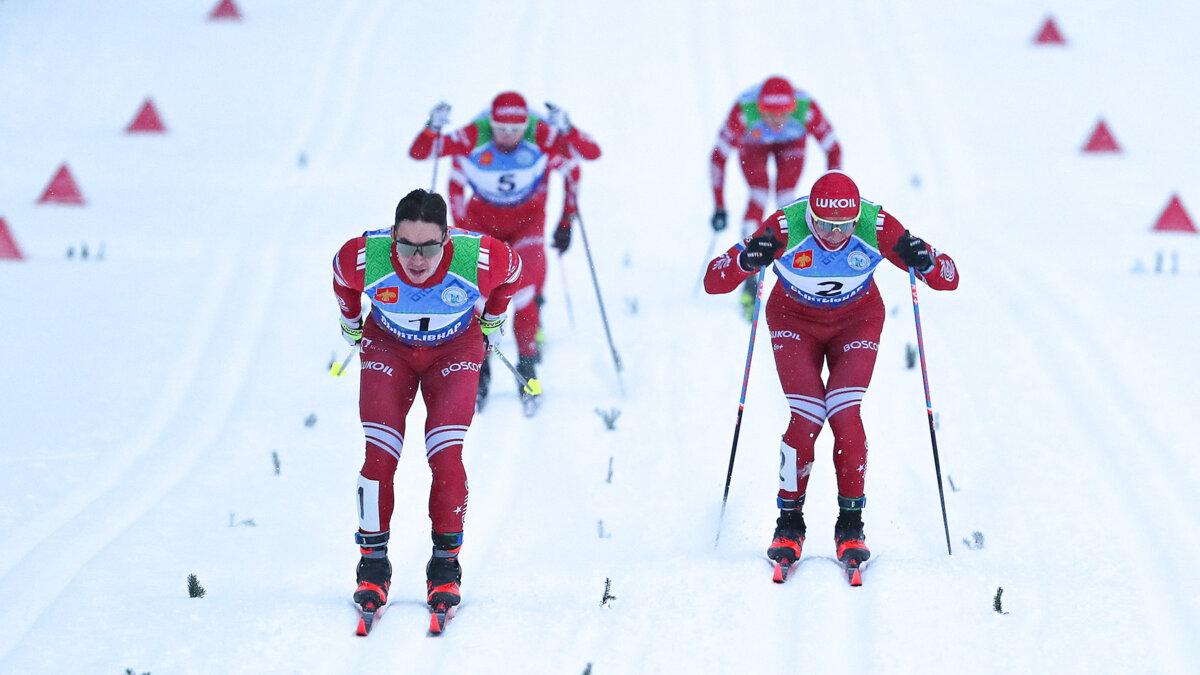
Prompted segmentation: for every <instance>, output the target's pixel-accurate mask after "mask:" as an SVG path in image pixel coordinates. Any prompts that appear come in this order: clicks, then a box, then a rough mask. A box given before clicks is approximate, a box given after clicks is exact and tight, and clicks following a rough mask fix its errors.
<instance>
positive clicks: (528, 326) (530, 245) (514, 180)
mask: <svg viewBox="0 0 1200 675" xmlns="http://www.w3.org/2000/svg"><path fill="white" fill-rule="evenodd" d="M530 124H531V130H530V133H529V134H528V135H527V136H528V137H527V138H526V139H525V140H524V141H522V143H521V144H520V145H519V146H518V147H517V148H516V149H515V150H512V151H510V152H503V151H501V150H500V149H499V148H497V147H495V145H494V144H493V143H490V142H489V140H488V138H489V137H490V127H489V126H488V125H489V122H488V120H487V118H486V117H483V118H480V119H477V120H476V121H475V122H473V123H472V124H469V125H467V126H465V127H463V128H461V129H459V130H458V131H455V132H454V133H452V134H450V135H448V136H444V137H443V138H442V145H441V151H440V154H439V155H438V156H439V157H446V156H452V157H454V158H455V160H456V161H455V164H454V168H453V170H452V173H451V176H450V191H449V192H450V208H451V213H452V214H453V215H454V218H455V222H456V223H457V224H458V226H459V227H461V228H463V229H465V230H469V231H471V232H478V233H480V234H486V235H490V236H492V237H495V238H496V239H499V240H500V241H503V242H505V243H506V244H508V245H509V246H511V247H512V248H513V249H514V250H515V251H516V252H517V254H518V255H520V256H521V260H522V264H523V272H522V279H523V283H522V286H521V288H520V289H519V290H518V291H517V293H516V294H515V295H514V296H513V308H514V310H515V311H514V317H513V333H514V335H515V336H516V339H517V351H518V353H519V354H520V355H521V356H535V355H536V354H537V331H538V326H539V325H540V322H541V320H540V312H539V307H538V302H537V300H538V299H539V298H540V297H541V294H542V287H543V286H544V285H545V282H546V250H545V230H546V197H547V193H548V174H549V171H550V170H551V169H555V170H558V171H560V172H561V173H563V175H564V177H565V178H566V183H565V187H566V199H565V202H564V205H563V215H564V216H569V215H573V214H574V213H575V210H576V203H577V202H576V195H577V191H578V178H579V166H578V160H579V159H580V158H583V159H587V160H593V159H597V158H599V157H600V146H599V145H597V144H596V142H595V141H594V140H592V138H591V137H590V136H588V135H587V134H585V133H584V132H582V131H581V130H580V129H579V128H577V127H572V128H571V130H570V131H569V132H568V133H567V134H566V135H565V136H562V135H559V134H558V133H557V132H556V131H555V130H553V129H552V128H551V127H550V126H549V125H548V124H546V122H544V121H542V120H540V119H537V118H533V117H531V119H530ZM437 138H438V137H437V134H436V133H434V132H433V131H432V130H430V129H428V128H426V129H424V130H423V131H422V132H421V133H420V134H418V135H417V137H416V139H414V140H413V143H412V147H411V148H409V156H411V157H412V158H413V159H417V160H421V159H426V158H428V157H429V156H430V155H432V154H433V149H434V147H435V142H436V140H437ZM522 153H524V155H523V154H522ZM520 157H525V159H523V160H522V159H517V160H515V162H516V163H515V166H510V164H512V163H513V162H514V158H520ZM543 157H544V160H545V161H542V158H543ZM466 185H470V186H471V188H472V191H473V192H472V195H471V198H470V200H469V201H466V202H465V205H464V199H463V188H464V186H466ZM508 195H514V196H515V198H512V199H510V198H508Z"/></svg>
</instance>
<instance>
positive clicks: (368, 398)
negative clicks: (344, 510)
mask: <svg viewBox="0 0 1200 675" xmlns="http://www.w3.org/2000/svg"><path fill="white" fill-rule="evenodd" d="M453 232H455V231H454V230H451V233H453ZM479 246H480V254H479V260H478V263H477V269H476V275H477V278H476V280H475V285H476V286H477V287H478V291H479V294H480V296H481V297H483V298H486V304H485V307H484V311H485V312H487V313H489V314H493V315H500V314H503V313H504V312H505V310H506V308H507V307H508V303H509V300H510V299H511V298H512V295H513V293H514V292H515V291H516V290H517V288H518V287H519V286H520V284H521V259H520V258H519V257H518V256H517V254H516V253H515V252H513V250H512V249H511V248H509V247H508V246H507V245H505V244H504V243H503V242H500V241H497V240H495V239H493V238H491V237H486V236H485V237H482V238H480V244H479ZM453 257H454V238H453V237H451V238H450V241H448V242H447V243H446V245H445V248H444V251H443V255H442V260H441V262H440V263H439V265H438V267H437V269H436V271H435V272H434V274H433V275H432V276H431V277H430V278H429V279H427V280H426V281H424V282H422V283H419V284H417V283H412V282H411V281H409V280H408V277H407V275H405V273H404V269H403V267H401V265H400V263H399V261H398V260H396V258H395V252H394V251H392V252H391V259H392V268H393V270H394V272H395V274H396V275H397V276H398V277H399V283H398V284H397V285H396V286H389V287H388V288H384V289H382V292H384V293H387V297H383V296H380V295H375V296H370V295H369V297H370V299H371V302H372V304H373V305H374V306H375V307H376V308H378V305H377V304H376V303H377V302H380V301H382V300H397V299H399V300H401V301H403V299H404V298H409V297H412V298H416V297H418V296H420V295H421V294H422V292H423V291H429V292H434V293H436V292H438V288H439V286H441V285H444V284H445V282H446V280H447V276H448V271H449V269H450V263H451V260H452V258H453ZM365 258H366V237H365V236H364V237H355V238H354V239H351V240H350V241H348V242H346V243H345V244H343V245H342V247H341V249H340V250H339V251H338V253H337V255H336V256H335V257H334V261H333V270H334V272H333V291H334V293H335V294H336V295H337V298H338V304H339V306H340V307H341V312H342V317H343V318H344V320H345V322H346V323H347V324H349V325H351V326H358V325H359V324H358V322H359V315H360V313H361V311H362V295H363V293H364V286H365V275H366V263H365ZM371 292H376V293H378V292H379V291H376V290H374V289H372V290H370V291H368V293H371ZM450 297H453V296H450ZM465 297H468V296H465V295H460V296H459V298H458V299H460V304H463V305H464V310H467V309H472V307H471V306H470V305H468V304H467V303H466V302H465V301H462V300H461V298H465ZM472 311H473V309H472ZM426 321H427V320H426ZM431 337H433V335H431ZM435 342H436V341H435ZM483 353H484V341H483V335H482V333H481V332H480V329H479V323H478V321H476V320H475V318H474V317H470V318H469V323H468V324H465V328H462V329H461V330H460V332H458V333H456V334H454V335H453V336H452V337H450V338H449V339H446V340H444V341H440V342H437V343H436V344H432V346H426V345H421V344H409V343H406V342H405V341H404V340H403V339H401V338H399V337H397V336H396V335H395V334H393V333H392V332H389V331H388V330H386V329H384V328H382V327H381V326H380V325H379V324H378V323H377V322H376V319H375V316H374V315H373V314H372V315H371V316H369V317H368V318H367V320H366V325H365V326H363V338H362V351H361V353H360V354H359V357H360V369H361V379H360V389H359V415H360V417H361V419H362V427H363V432H364V433H365V435H366V459H365V461H364V462H363V467H362V471H361V474H360V477H359V503H358V506H359V531H360V532H362V533H363V534H373V533H378V532H387V531H388V530H389V528H390V522H391V517H392V509H393V505H394V492H393V476H394V474H395V472H396V463H397V461H398V460H399V459H400V453H401V451H402V450H403V448H404V445H405V418H406V417H407V415H408V411H409V409H410V408H411V407H412V404H413V400H414V399H415V398H416V395H417V390H418V388H419V389H420V390H421V393H422V396H423V397H424V400H425V407H426V409H427V410H428V415H427V417H426V419H425V456H426V459H427V460H428V462H429V467H430V469H431V470H432V471H433V484H432V486H431V487H430V491H429V518H430V520H432V521H433V531H434V532H436V533H461V532H462V530H463V517H464V515H465V514H466V509H467V476H466V472H465V470H464V469H463V463H462V444H463V437H464V436H465V435H466V433H467V428H468V427H469V426H470V424H471V419H472V417H473V416H474V414H475V394H476V392H477V390H478V387H479V368H480V366H481V364H482V362H483Z"/></svg>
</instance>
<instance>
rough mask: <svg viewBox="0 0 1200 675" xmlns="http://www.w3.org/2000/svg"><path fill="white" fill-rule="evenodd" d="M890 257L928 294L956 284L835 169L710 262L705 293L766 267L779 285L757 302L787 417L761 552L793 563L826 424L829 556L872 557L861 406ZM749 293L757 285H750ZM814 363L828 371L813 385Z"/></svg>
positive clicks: (852, 560)
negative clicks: (878, 272)
mask: <svg viewBox="0 0 1200 675" xmlns="http://www.w3.org/2000/svg"><path fill="white" fill-rule="evenodd" d="M884 260H887V261H889V262H891V263H892V264H893V265H895V266H897V267H899V268H901V269H904V270H906V271H907V270H908V268H912V269H913V270H914V271H915V272H916V276H917V278H919V279H920V280H921V281H923V282H924V283H925V284H926V285H928V286H929V287H930V288H932V289H935V290H954V289H955V288H957V287H958V280H959V277H958V272H957V270H956V268H955V266H954V261H953V260H951V259H950V257H949V256H947V255H946V254H944V253H940V252H939V251H938V250H937V249H934V248H933V247H931V246H929V245H928V244H926V243H925V242H924V241H922V240H921V239H919V238H917V237H914V236H913V235H911V234H910V233H909V232H908V230H906V229H905V228H904V226H903V225H901V224H900V222H899V221H898V220H896V218H895V217H894V216H892V215H891V214H889V213H888V212H886V211H884V210H883V209H882V207H880V206H879V205H877V204H873V203H871V202H869V201H866V200H863V199H860V197H859V192H858V186H857V185H855V183H854V181H853V180H851V179H850V177H849V176H847V175H846V174H844V173H842V172H841V171H830V172H827V173H825V174H824V175H823V176H821V177H820V178H818V179H817V181H816V182H815V183H814V184H813V186H812V191H811V192H810V193H809V195H808V197H807V198H801V199H799V200H796V201H795V202H794V203H792V204H790V205H788V206H786V207H784V208H783V209H782V210H779V211H776V212H775V213H773V214H772V215H771V216H770V217H769V218H767V219H766V221H764V222H763V223H762V224H761V225H760V226H759V227H758V229H756V230H755V231H754V233H753V234H752V235H751V236H748V237H746V238H745V239H744V240H743V241H741V242H739V243H737V244H735V245H734V246H733V247H732V248H730V249H729V250H728V251H726V252H725V253H723V254H722V255H721V256H719V257H718V258H716V259H715V260H713V261H712V262H711V263H710V264H709V267H708V271H707V272H706V274H705V278H704V286H705V289H706V290H707V291H708V292H709V293H728V292H730V291H732V290H734V289H736V288H737V287H738V285H739V284H742V283H743V282H745V281H749V282H750V283H756V280H755V278H754V277H755V274H756V273H757V272H758V271H759V270H760V269H761V268H763V267H765V266H766V265H769V264H772V263H774V270H775V274H776V275H777V276H778V280H779V281H778V283H776V284H775V288H774V290H773V291H772V292H771V296H770V299H769V300H767V302H766V315H767V325H768V327H769V328H770V331H771V346H772V352H773V353H774V355H775V367H776V370H777V371H778V374H779V381H780V384H782V385H783V391H784V394H785V395H786V396H787V401H788V406H789V408H790V409H791V417H790V420H789V422H788V427H787V431H786V432H785V433H784V434H783V438H782V441H781V443H780V446H779V452H780V467H781V468H780V472H779V492H778V495H777V504H778V506H779V510H780V511H779V518H778V520H777V521H776V528H775V533H774V536H773V538H772V541H771V545H770V547H769V548H768V549H767V556H768V557H769V558H771V559H772V560H773V561H775V563H776V564H777V570H776V574H777V580H779V578H778V576H779V569H778V566H779V565H783V566H784V568H783V574H784V578H786V568H787V567H790V565H791V564H792V563H794V562H795V561H796V560H797V559H799V557H800V552H801V547H802V546H803V544H804V537H805V526H804V516H803V513H802V508H803V506H804V497H805V491H806V489H807V487H808V476H809V472H810V471H811V470H812V465H813V446H814V444H815V442H816V439H817V435H818V434H820V433H821V429H822V428H823V427H824V424H825V422H826V420H828V422H829V426H830V428H831V429H832V430H833V435H834V439H833V466H834V469H835V471H836V473H837V486H838V498H837V500H838V507H839V515H838V519H837V523H836V525H835V526H834V540H835V542H836V546H837V556H838V559H839V560H840V561H842V562H843V564H846V565H847V566H851V565H852V566H854V567H857V565H858V564H860V563H861V562H863V561H865V560H866V559H867V558H868V557H870V551H869V550H868V549H867V545H866V537H865V535H864V533H863V521H862V509H863V507H864V505H865V504H866V496H865V494H866V493H865V489H864V478H865V474H866V468H867V438H866V433H865V431H864V430H863V424H862V417H861V416H860V415H859V409H860V404H861V402H862V399H863V395H864V394H865V393H866V391H867V386H868V385H869V384H870V382H871V373H872V371H873V370H874V368H875V356H876V354H877V352H878V350H879V335H880V332H881V331H882V330H883V321H884V306H883V301H882V300H881V299H880V297H879V289H878V288H877V287H876V285H875V282H874V280H873V276H874V273H875V269H876V267H877V266H878V265H879V264H880V263H881V262H883V261H884ZM755 287H756V288H757V284H756V286H755ZM823 365H827V366H828V368H829V378H828V381H827V382H823V381H822V380H821V369H822V366H823Z"/></svg>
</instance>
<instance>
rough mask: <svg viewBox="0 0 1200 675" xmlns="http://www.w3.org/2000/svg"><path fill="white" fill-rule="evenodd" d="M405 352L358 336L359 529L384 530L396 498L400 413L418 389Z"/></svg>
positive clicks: (386, 341)
mask: <svg viewBox="0 0 1200 675" xmlns="http://www.w3.org/2000/svg"><path fill="white" fill-rule="evenodd" d="M371 325H373V324H371ZM369 326H370V325H369ZM371 332H374V333H376V334H377V335H378V334H379V333H380V331H378V329H375V330H374V331H371V330H368V333H371ZM389 343H390V344H389ZM410 355H411V350H409V349H408V348H405V347H404V346H402V345H399V344H397V343H394V342H392V341H391V340H390V339H389V338H386V337H374V338H371V337H367V338H364V339H363V347H362V352H361V353H360V355H359V356H360V368H361V371H362V375H361V378H360V389H359V398H358V410H359V417H360V418H361V419H362V427H363V433H364V434H365V435H366V438H367V442H366V459H365V461H364V462H363V467H362V471H361V472H360V473H359V477H358V494H357V502H358V526H359V532H361V533H363V534H375V533H386V532H387V531H388V529H389V526H390V522H391V518H392V507H393V505H394V503H395V497H394V492H393V489H392V479H393V477H394V475H395V473H396V462H397V461H398V460H399V459H400V452H401V450H402V449H403V447H404V418H405V416H406V415H407V414H408V410H409V408H410V407H411V406H412V402H413V399H414V398H415V397H416V395H417V381H418V380H417V374H416V372H415V371H414V369H413V367H412V364H411V363H410V358H409V357H410ZM385 541H386V539H385Z"/></svg>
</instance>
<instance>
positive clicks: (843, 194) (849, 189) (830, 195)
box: [808, 169, 861, 223]
mask: <svg viewBox="0 0 1200 675" xmlns="http://www.w3.org/2000/svg"><path fill="white" fill-rule="evenodd" d="M860 206H861V200H860V199H859V196H858V186H857V185H855V184H854V181H852V180H850V176H847V175H846V174H844V173H842V172H841V171H838V170H836V169H834V170H833V171H828V172H826V173H825V175H823V176H821V177H820V178H818V179H817V182H815V183H813V186H812V190H811V191H810V192H809V193H808V209H809V211H810V212H811V213H812V216H813V218H814V219H818V220H824V221H826V222H830V223H844V222H848V221H852V220H857V219H858V213H859V209H860Z"/></svg>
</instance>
